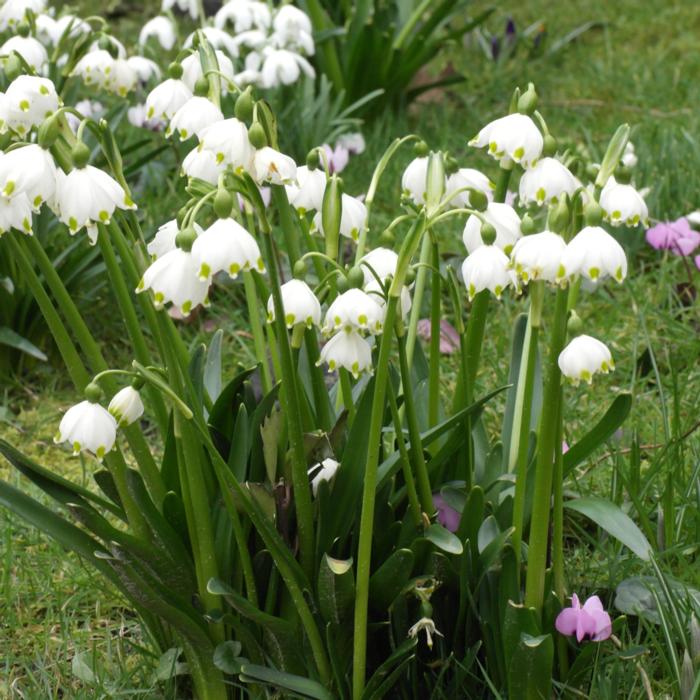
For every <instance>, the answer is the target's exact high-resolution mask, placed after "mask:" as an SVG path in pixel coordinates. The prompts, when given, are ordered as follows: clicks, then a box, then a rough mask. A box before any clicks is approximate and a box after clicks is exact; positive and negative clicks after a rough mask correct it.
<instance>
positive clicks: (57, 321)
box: [6, 234, 90, 391]
mask: <svg viewBox="0 0 700 700" xmlns="http://www.w3.org/2000/svg"><path fill="white" fill-rule="evenodd" d="M6 240H7V244H8V245H9V246H10V249H11V250H12V255H13V257H14V258H15V260H16V261H17V263H18V265H19V267H20V270H21V271H22V278H23V279H24V280H25V281H26V282H27V284H28V285H29V288H30V289H31V291H32V294H33V295H34V298H35V299H36V302H37V304H38V305H39V309H40V311H41V314H42V316H43V317H44V319H45V320H46V323H47V325H48V327H49V330H50V331H51V335H52V336H53V338H54V341H55V342H56V345H57V347H58V351H59V352H60V353H61V357H62V358H63V361H64V362H65V364H66V368H67V369H68V374H69V375H70V378H71V380H72V382H73V384H75V386H76V388H77V389H78V390H79V391H82V390H83V389H84V388H85V387H86V386H87V384H88V382H89V381H90V374H89V373H88V371H87V370H86V369H85V365H84V364H83V361H82V359H81V358H80V355H79V354H78V351H77V350H76V348H75V345H73V341H72V340H71V337H70V335H69V334H68V331H67V330H66V327H65V326H64V325H63V321H62V320H61V317H60V316H59V314H58V311H56V307H55V306H54V305H53V303H52V301H51V299H50V297H49V295H48V294H47V293H46V290H45V289H44V286H43V285H42V283H41V280H40V279H39V276H38V275H37V274H36V272H35V270H34V267H33V266H32V264H31V262H30V260H29V258H28V257H27V255H26V253H25V252H24V250H23V249H22V246H21V245H20V243H19V241H18V240H17V237H16V236H15V235H14V234H10V235H8V236H7V237H6Z"/></svg>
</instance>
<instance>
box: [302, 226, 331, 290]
mask: <svg viewBox="0 0 700 700" xmlns="http://www.w3.org/2000/svg"><path fill="white" fill-rule="evenodd" d="M299 226H300V227H301V231H302V233H303V235H304V241H305V242H306V247H307V248H308V250H309V252H312V253H320V252H321V251H320V250H319V249H318V245H316V240H315V239H314V237H313V235H312V234H311V229H310V227H309V222H308V221H307V219H306V216H300V217H299ZM311 257H312V261H313V266H314V270H315V271H316V278H317V279H318V281H319V282H320V281H321V280H322V279H323V278H324V276H325V272H324V269H323V261H322V260H321V259H320V258H319V257H318V256H317V255H313V256H311Z"/></svg>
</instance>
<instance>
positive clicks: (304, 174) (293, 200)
mask: <svg viewBox="0 0 700 700" xmlns="http://www.w3.org/2000/svg"><path fill="white" fill-rule="evenodd" d="M326 182H327V178H326V173H325V171H324V170H323V169H321V168H316V169H315V170H310V169H309V168H308V167H307V166H306V165H300V166H299V167H298V168H297V175H296V181H295V182H294V183H292V184H290V185H286V190H287V197H288V198H289V203H290V204H291V205H292V206H293V207H294V208H295V209H296V210H297V211H298V212H299V213H300V214H305V213H306V212H307V211H320V209H321V207H322V206H323V193H324V192H325V190H326Z"/></svg>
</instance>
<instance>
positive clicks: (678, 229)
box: [646, 217, 700, 255]
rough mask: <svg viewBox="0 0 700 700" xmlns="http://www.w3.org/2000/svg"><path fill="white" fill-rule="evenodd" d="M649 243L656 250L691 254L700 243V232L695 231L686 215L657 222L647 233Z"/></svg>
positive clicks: (676, 253)
mask: <svg viewBox="0 0 700 700" xmlns="http://www.w3.org/2000/svg"><path fill="white" fill-rule="evenodd" d="M646 239H647V243H649V245H650V246H651V247H652V248H656V250H670V251H671V252H672V253H674V254H675V255H690V254H691V253H692V252H693V251H694V250H695V249H696V248H697V247H698V245H700V233H698V232H697V231H693V229H692V228H691V227H690V222H689V221H688V219H686V218H685V217H681V218H680V219H677V220H676V221H665V222H661V223H658V224H656V226H653V227H652V228H650V229H649V230H648V231H647V233H646Z"/></svg>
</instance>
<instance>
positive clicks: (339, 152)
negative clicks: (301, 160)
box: [321, 143, 350, 175]
mask: <svg viewBox="0 0 700 700" xmlns="http://www.w3.org/2000/svg"><path fill="white" fill-rule="evenodd" d="M321 148H323V150H324V151H325V152H326V156H327V157H328V171H329V173H330V174H331V175H332V174H333V173H340V172H342V171H343V170H345V166H346V165H347V164H348V161H349V160H350V151H349V150H348V149H347V148H345V146H343V145H342V144H340V143H336V144H335V148H331V147H330V146H329V145H328V144H327V143H324V144H323V146H321Z"/></svg>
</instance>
